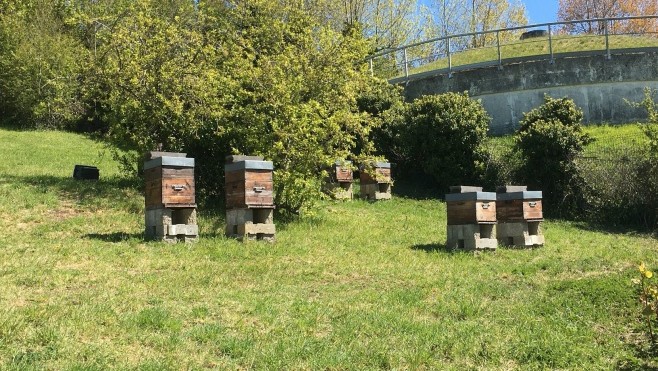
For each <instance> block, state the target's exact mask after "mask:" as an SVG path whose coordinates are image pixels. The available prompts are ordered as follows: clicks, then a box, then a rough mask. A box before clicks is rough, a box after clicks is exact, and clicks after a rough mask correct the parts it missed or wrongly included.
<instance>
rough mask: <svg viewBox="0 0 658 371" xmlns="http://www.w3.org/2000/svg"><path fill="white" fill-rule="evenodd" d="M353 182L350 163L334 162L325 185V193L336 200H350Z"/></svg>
mask: <svg viewBox="0 0 658 371" xmlns="http://www.w3.org/2000/svg"><path fill="white" fill-rule="evenodd" d="M353 181H354V175H353V172H352V162H351V161H336V162H335V163H334V165H333V166H332V168H331V173H330V174H329V179H327V182H326V184H325V191H326V192H327V193H328V194H329V195H331V196H332V197H333V198H335V199H337V200H351V199H352V197H353V190H352V182H353Z"/></svg>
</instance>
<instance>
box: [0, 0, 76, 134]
mask: <svg viewBox="0 0 658 371" xmlns="http://www.w3.org/2000/svg"><path fill="white" fill-rule="evenodd" d="M0 9H1V11H0V111H2V113H3V115H2V116H3V120H5V121H11V122H13V123H14V124H17V125H19V126H22V127H41V128H73V127H74V124H75V123H76V122H77V121H78V120H79V119H80V117H81V114H82V112H83V105H82V102H81V100H80V98H79V83H78V78H79V77H80V75H81V73H82V63H81V60H84V55H85V52H86V51H85V49H84V48H83V47H82V45H80V43H79V42H77V40H76V39H75V38H74V37H73V36H72V35H71V34H70V33H69V30H68V29H67V27H66V25H65V23H64V16H65V14H64V8H63V2H60V1H46V0H37V1H34V2H19V1H5V2H3V3H2V6H1V8H0Z"/></svg>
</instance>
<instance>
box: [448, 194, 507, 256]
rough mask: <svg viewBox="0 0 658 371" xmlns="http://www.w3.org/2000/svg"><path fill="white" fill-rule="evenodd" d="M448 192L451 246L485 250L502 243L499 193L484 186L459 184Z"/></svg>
mask: <svg viewBox="0 0 658 371" xmlns="http://www.w3.org/2000/svg"><path fill="white" fill-rule="evenodd" d="M450 192H451V193H448V194H446V196H445V199H446V204H447V208H448V239H447V242H446V247H447V248H449V249H464V250H482V249H495V248H496V247H498V240H496V231H495V229H494V227H495V224H496V194H495V193H493V192H482V187H469V186H455V187H450Z"/></svg>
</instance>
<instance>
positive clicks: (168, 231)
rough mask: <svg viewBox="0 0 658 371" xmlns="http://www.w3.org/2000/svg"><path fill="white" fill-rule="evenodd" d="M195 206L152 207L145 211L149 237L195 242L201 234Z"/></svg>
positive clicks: (146, 230) (166, 240)
mask: <svg viewBox="0 0 658 371" xmlns="http://www.w3.org/2000/svg"><path fill="white" fill-rule="evenodd" d="M196 223H197V217H196V209H195V208H180V209H179V208H173V209H172V208H152V209H147V210H146V212H145V224H146V226H145V227H146V228H145V230H144V234H145V236H146V238H147V239H155V240H161V241H165V242H178V241H179V240H180V241H185V242H193V241H196V240H197V238H198V235H199V227H198V226H197V224H196Z"/></svg>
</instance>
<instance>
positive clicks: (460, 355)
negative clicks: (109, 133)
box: [0, 130, 658, 370]
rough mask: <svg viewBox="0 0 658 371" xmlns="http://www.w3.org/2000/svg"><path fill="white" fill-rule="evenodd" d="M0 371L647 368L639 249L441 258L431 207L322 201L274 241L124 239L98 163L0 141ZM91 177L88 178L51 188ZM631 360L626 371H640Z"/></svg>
mask: <svg viewBox="0 0 658 371" xmlns="http://www.w3.org/2000/svg"><path fill="white" fill-rule="evenodd" d="M0 143H3V146H2V147H0V158H1V159H2V161H0V227H1V228H2V231H3V233H2V234H0V303H2V305H0V369H10V370H11V369H16V370H18V369H20V370H24V369H57V370H59V369H85V370H91V369H107V368H117V369H140V370H149V369H153V370H155V369H157V370H161V369H203V368H216V369H246V368H254V369H359V370H361V369H380V368H396V369H464V368H468V369H523V370H525V369H608V368H614V367H625V366H633V365H635V366H637V367H646V366H652V365H653V366H655V365H656V362H655V361H654V358H653V356H650V355H649V356H647V355H643V354H645V353H643V352H644V351H646V350H647V349H648V346H647V344H648V343H647V339H646V336H645V335H644V333H643V332H642V327H641V323H640V318H639V310H640V308H639V304H638V303H637V300H636V292H635V291H634V289H633V287H632V285H631V282H630V280H631V278H633V277H635V276H636V275H637V268H636V266H637V264H638V263H639V262H640V261H646V262H647V264H648V265H649V266H652V267H655V266H658V256H657V255H656V251H657V249H658V243H657V242H656V240H655V239H654V238H653V237H651V236H648V235H642V234H612V233H607V232H605V231H596V230H589V229H587V228H586V227H585V226H582V225H579V224H575V223H568V222H562V221H557V220H548V221H546V222H545V224H544V231H545V235H546V240H547V243H546V246H545V247H543V248H539V249H534V250H515V249H502V248H501V249H498V251H496V252H493V253H481V254H472V253H458V252H450V251H446V250H445V249H444V248H443V246H444V245H443V244H444V243H445V238H446V227H445V225H446V219H445V218H446V216H445V215H446V206H445V203H443V202H442V201H439V200H422V201H420V200H413V199H404V198H400V197H397V198H395V199H394V200H392V201H390V202H380V203H367V202H363V201H354V202H341V203H333V202H323V203H321V204H320V206H319V208H318V210H317V215H316V216H315V217H313V218H310V219H307V220H304V221H299V222H294V223H290V224H285V225H284V224H278V225H277V229H278V233H277V242H276V243H274V244H268V243H259V242H247V243H244V244H243V243H239V242H237V241H233V240H230V239H226V238H224V237H222V236H221V231H222V229H223V220H222V217H221V216H218V213H217V212H216V211H214V210H200V220H199V224H200V228H201V239H200V241H199V243H197V244H194V245H168V244H164V243H155V242H148V243H146V242H144V241H143V239H142V228H143V227H142V224H143V218H144V217H143V198H142V196H141V194H140V191H139V186H138V185H136V184H135V182H133V181H130V180H125V179H122V178H121V177H120V176H119V175H118V170H117V169H118V167H117V165H116V164H115V163H114V162H113V161H112V160H111V159H110V157H109V156H107V155H105V156H103V157H99V151H102V146H101V145H99V144H98V143H95V142H93V141H90V140H88V139H86V138H84V137H81V136H77V135H73V134H64V133H54V132H16V131H6V130H0ZM78 163H83V164H88V165H97V166H99V168H100V169H101V181H99V182H97V183H89V182H76V181H73V180H70V179H69V178H70V176H71V173H72V170H73V165H75V164H78ZM641 357H644V358H641Z"/></svg>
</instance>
